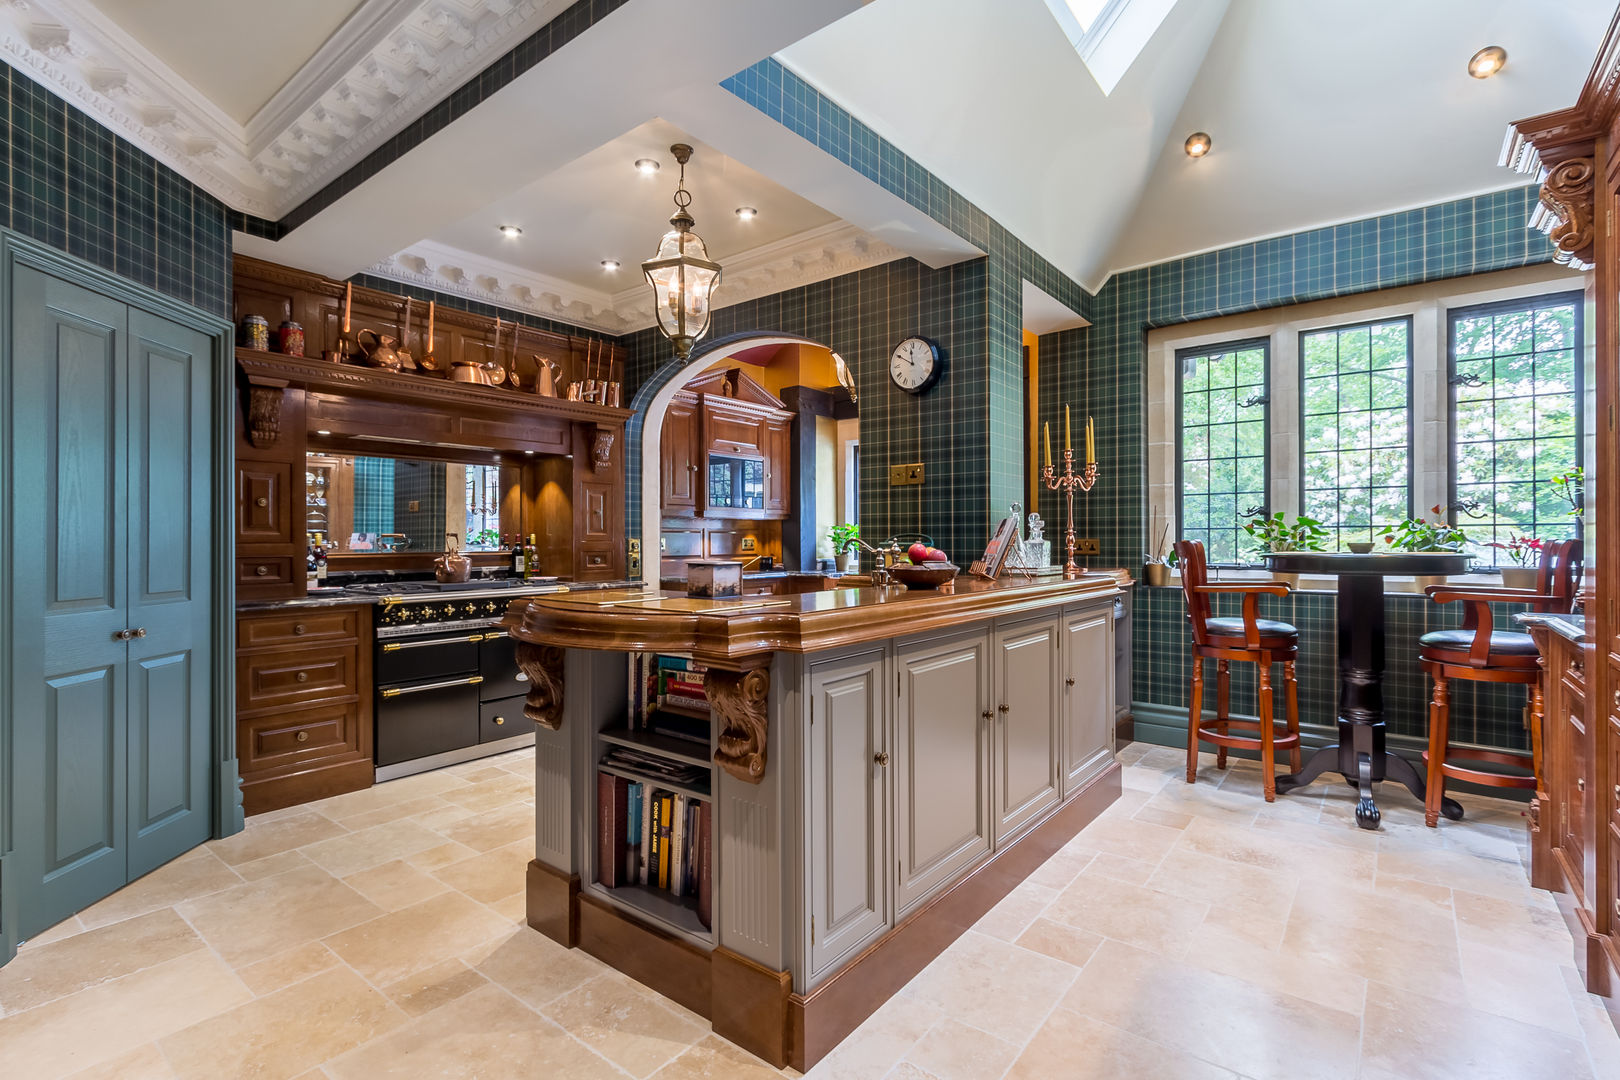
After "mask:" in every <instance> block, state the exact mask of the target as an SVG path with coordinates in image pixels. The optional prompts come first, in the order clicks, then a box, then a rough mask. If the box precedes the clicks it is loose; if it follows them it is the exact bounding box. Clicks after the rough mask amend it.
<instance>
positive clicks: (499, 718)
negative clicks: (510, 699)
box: [495, 716, 506, 727]
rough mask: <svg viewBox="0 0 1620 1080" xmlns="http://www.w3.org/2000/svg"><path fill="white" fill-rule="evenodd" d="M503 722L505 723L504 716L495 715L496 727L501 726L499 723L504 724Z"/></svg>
mask: <svg viewBox="0 0 1620 1080" xmlns="http://www.w3.org/2000/svg"><path fill="white" fill-rule="evenodd" d="M504 723H506V717H504V716H497V717H496V718H495V726H496V727H500V726H501V725H502V724H504Z"/></svg>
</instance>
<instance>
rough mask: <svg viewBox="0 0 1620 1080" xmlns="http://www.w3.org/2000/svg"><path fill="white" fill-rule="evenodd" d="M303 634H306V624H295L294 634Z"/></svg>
mask: <svg viewBox="0 0 1620 1080" xmlns="http://www.w3.org/2000/svg"><path fill="white" fill-rule="evenodd" d="M303 632H304V624H303V623H301V622H300V623H293V633H295V634H302V633H303Z"/></svg>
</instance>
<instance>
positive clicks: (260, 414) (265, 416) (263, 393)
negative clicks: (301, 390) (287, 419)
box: [247, 386, 282, 450]
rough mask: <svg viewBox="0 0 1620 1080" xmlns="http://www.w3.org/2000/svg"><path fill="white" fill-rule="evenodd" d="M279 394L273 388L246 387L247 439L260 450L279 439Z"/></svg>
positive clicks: (277, 388)
mask: <svg viewBox="0 0 1620 1080" xmlns="http://www.w3.org/2000/svg"><path fill="white" fill-rule="evenodd" d="M281 393H282V392H281V389H280V388H279V387H274V386H250V387H248V422H247V429H248V439H249V440H251V441H252V443H253V445H254V446H257V447H258V448H259V449H261V450H262V449H264V448H265V447H269V446H274V445H275V443H276V440H277V439H278V438H280V437H281Z"/></svg>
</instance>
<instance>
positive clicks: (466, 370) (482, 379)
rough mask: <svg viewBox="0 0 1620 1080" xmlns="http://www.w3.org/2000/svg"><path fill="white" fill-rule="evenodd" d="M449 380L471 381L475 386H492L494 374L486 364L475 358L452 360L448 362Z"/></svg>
mask: <svg viewBox="0 0 1620 1080" xmlns="http://www.w3.org/2000/svg"><path fill="white" fill-rule="evenodd" d="M450 381H451V382H459V383H473V384H474V385H477V386H494V385H495V376H494V374H493V373H491V371H490V370H489V367H488V365H486V364H482V363H480V362H479V361H477V360H452V361H451V362H450Z"/></svg>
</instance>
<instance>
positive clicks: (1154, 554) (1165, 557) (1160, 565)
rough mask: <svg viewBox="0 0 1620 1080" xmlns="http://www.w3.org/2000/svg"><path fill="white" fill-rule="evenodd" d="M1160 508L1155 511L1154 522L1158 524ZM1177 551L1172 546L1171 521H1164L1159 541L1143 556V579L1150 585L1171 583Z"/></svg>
mask: <svg viewBox="0 0 1620 1080" xmlns="http://www.w3.org/2000/svg"><path fill="white" fill-rule="evenodd" d="M1158 517H1159V513H1158V509H1157V508H1155V509H1154V512H1153V518H1154V524H1155V525H1157V524H1158ZM1175 557H1176V554H1175V551H1174V550H1173V549H1172V548H1171V547H1170V523H1169V522H1168V521H1167V522H1165V523H1164V528H1163V529H1161V530H1159V542H1158V543H1157V544H1155V545H1153V550H1152V551H1150V552H1148V553H1147V554H1146V555H1144V556H1143V557H1142V580H1143V581H1145V582H1146V583H1147V584H1149V585H1168V584H1170V567H1171V566H1172V565H1173V564H1174V562H1175Z"/></svg>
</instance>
